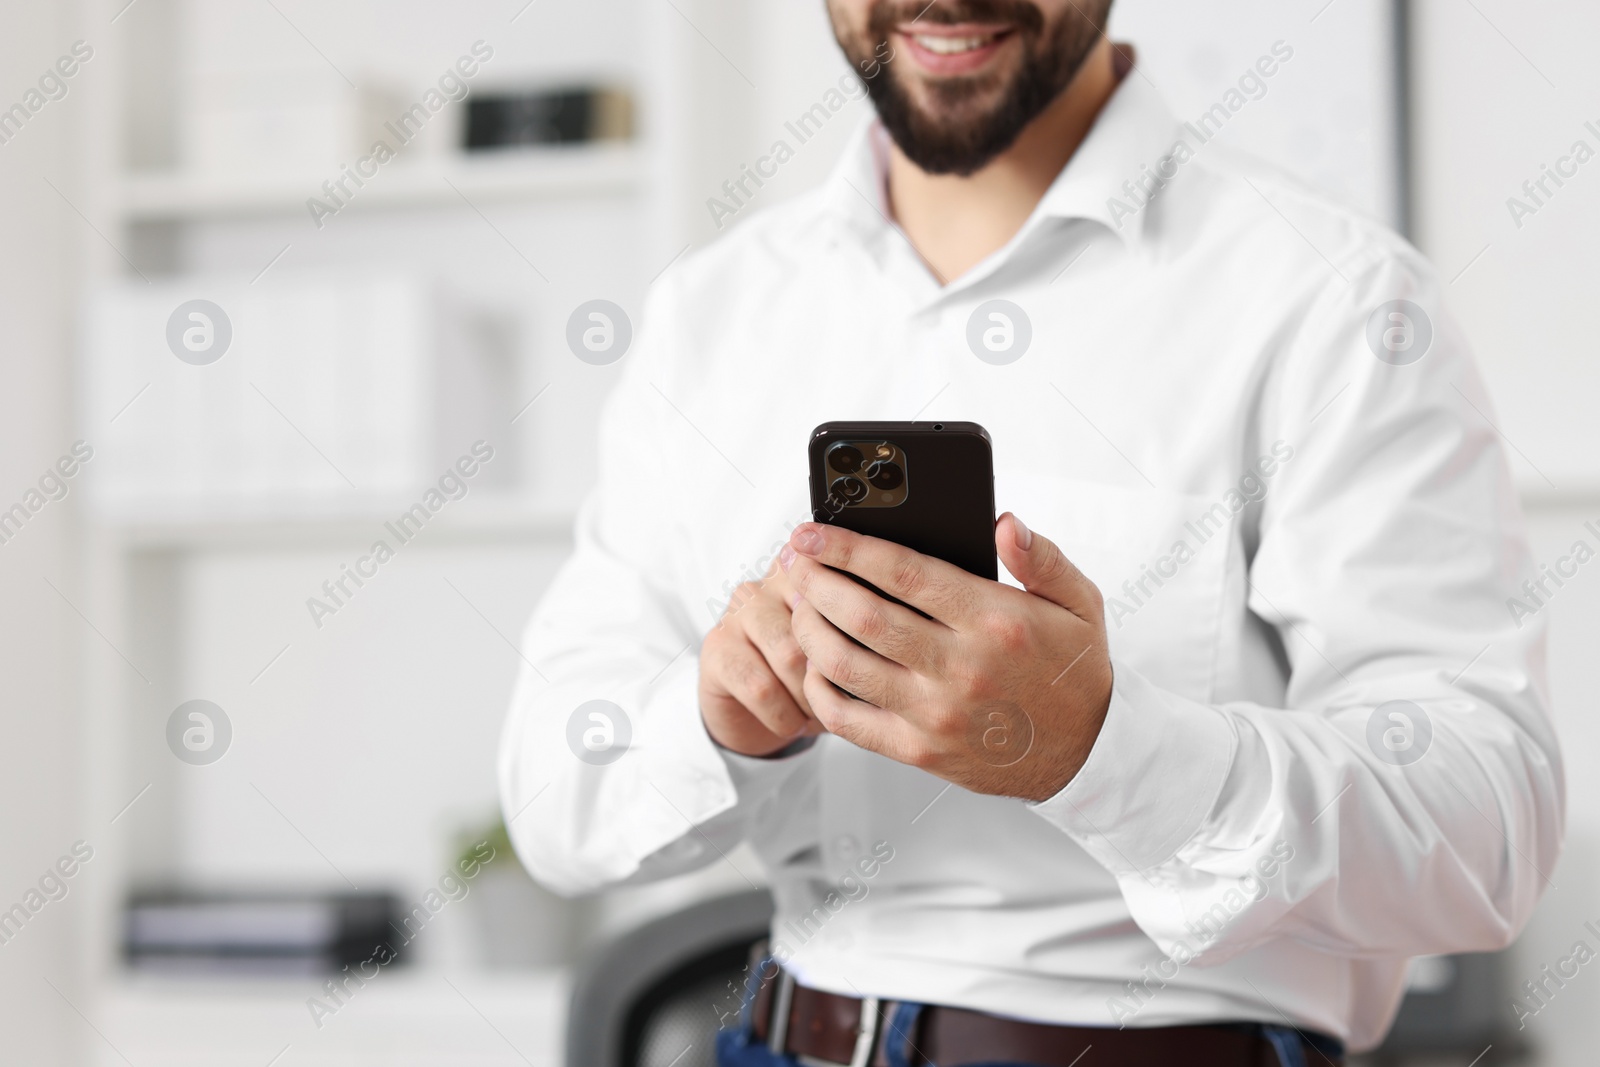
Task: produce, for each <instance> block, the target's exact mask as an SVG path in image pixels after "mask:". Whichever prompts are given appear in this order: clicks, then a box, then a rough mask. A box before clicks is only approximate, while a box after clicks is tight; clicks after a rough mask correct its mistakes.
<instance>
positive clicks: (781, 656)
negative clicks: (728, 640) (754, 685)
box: [745, 595, 811, 716]
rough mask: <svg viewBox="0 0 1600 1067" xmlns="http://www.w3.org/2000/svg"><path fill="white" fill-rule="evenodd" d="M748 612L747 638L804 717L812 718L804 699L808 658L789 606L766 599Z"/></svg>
mask: <svg viewBox="0 0 1600 1067" xmlns="http://www.w3.org/2000/svg"><path fill="white" fill-rule="evenodd" d="M747 611H748V612H749V617H748V619H747V620H746V622H745V633H746V636H748V637H749V639H750V642H751V643H752V644H753V645H755V647H756V651H758V652H760V653H761V656H762V658H763V659H765V660H766V661H767V665H768V666H769V667H771V668H772V672H773V673H774V674H776V675H777V676H778V680H779V681H780V682H782V683H783V686H784V688H785V689H787V690H788V691H789V695H790V696H791V697H793V698H794V702H795V703H796V704H797V705H798V706H799V708H800V711H801V713H802V714H804V715H807V716H809V715H810V714H811V708H810V706H809V705H808V704H807V703H806V696H805V680H806V654H805V653H804V652H802V651H801V650H800V642H798V641H796V640H795V637H794V629H793V627H791V626H790V611H789V607H788V605H787V604H784V603H780V602H779V601H778V599H777V597H776V596H775V595H767V596H763V597H762V598H761V599H760V601H759V602H757V603H754V604H752V605H751V606H750V607H749V608H748V609H747Z"/></svg>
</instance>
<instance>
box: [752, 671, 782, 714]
mask: <svg viewBox="0 0 1600 1067" xmlns="http://www.w3.org/2000/svg"><path fill="white" fill-rule="evenodd" d="M746 686H747V691H748V692H749V694H750V699H751V700H754V701H755V702H756V703H758V704H762V705H767V704H775V703H777V702H778V694H779V693H780V692H782V689H783V687H782V686H780V685H779V684H778V681H777V679H776V678H774V677H772V675H770V674H768V673H766V672H765V671H756V670H753V669H752V670H751V671H750V676H749V677H748V678H747V679H746Z"/></svg>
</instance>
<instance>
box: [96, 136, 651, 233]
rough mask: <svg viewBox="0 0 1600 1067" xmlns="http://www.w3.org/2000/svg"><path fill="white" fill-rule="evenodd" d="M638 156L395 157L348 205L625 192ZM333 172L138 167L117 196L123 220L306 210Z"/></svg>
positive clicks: (605, 148) (536, 152) (531, 152)
mask: <svg viewBox="0 0 1600 1067" xmlns="http://www.w3.org/2000/svg"><path fill="white" fill-rule="evenodd" d="M641 159H642V154H641V152H640V151H639V149H638V148H637V147H635V146H633V145H631V144H620V143H619V144H611V145H586V146H582V147H566V148H560V147H552V148H539V149H528V150H525V151H510V152H504V153H490V154H485V155H483V156H474V157H471V158H465V157H460V156H456V157H450V158H447V159H443V160H427V161H416V160H405V159H400V160H396V161H394V162H393V163H390V164H388V165H386V166H384V167H382V168H380V169H379V171H378V173H377V174H376V175H374V176H373V177H371V178H368V179H366V184H365V185H364V186H362V187H361V188H359V189H356V190H355V192H354V195H353V196H352V197H351V198H350V199H349V202H348V204H347V207H348V209H349V210H353V211H367V210H371V209H385V208H389V209H392V208H407V207H437V206H450V205H457V206H462V207H465V206H466V205H464V204H462V202H461V200H462V197H463V196H464V197H466V198H467V200H468V201H470V202H471V203H472V204H474V205H476V204H478V203H479V202H481V201H484V200H548V199H554V198H559V197H565V196H605V195H623V194H627V193H631V192H633V191H634V190H635V189H637V188H638V187H639V185H640V184H641V169H642V164H641ZM338 174H339V168H338V166H337V165H336V164H330V165H329V166H328V168H327V170H326V173H317V174H304V175H297V174H278V175H272V174H255V173H242V174H238V175H228V174H183V173H165V172H163V173H148V174H140V173H136V174H129V175H125V176H124V177H123V179H122V181H121V183H120V186H119V189H118V199H119V204H120V208H121V212H122V215H123V218H124V220H125V221H127V222H160V221H183V220H186V219H206V218H228V217H234V216H249V215H277V214H290V213H295V212H298V213H302V214H308V213H309V212H308V209H307V207H306V201H307V199H308V198H310V197H313V196H315V197H319V198H325V194H324V193H323V192H322V184H323V182H325V181H328V180H330V179H331V178H334V177H337V176H338ZM452 185H453V186H454V187H455V188H451V186H452ZM458 190H459V192H458Z"/></svg>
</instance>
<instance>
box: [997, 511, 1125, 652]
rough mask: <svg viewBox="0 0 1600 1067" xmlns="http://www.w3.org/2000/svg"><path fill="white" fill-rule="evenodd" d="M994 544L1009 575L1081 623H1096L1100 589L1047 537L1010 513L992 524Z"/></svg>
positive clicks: (1101, 614)
mask: <svg viewBox="0 0 1600 1067" xmlns="http://www.w3.org/2000/svg"><path fill="white" fill-rule="evenodd" d="M994 547H995V550H996V552H997V553H998V554H999V556H1000V562H1001V563H1004V564H1005V567H1006V570H1008V571H1010V572H1011V576H1012V577H1013V578H1015V579H1016V580H1017V581H1019V582H1021V583H1022V587H1023V588H1024V589H1026V590H1027V591H1028V592H1030V593H1032V594H1033V595H1035V596H1038V597H1043V598H1044V599H1045V600H1048V601H1050V602H1051V603H1052V604H1058V605H1060V606H1061V607H1063V608H1066V609H1067V610H1068V611H1070V612H1072V613H1073V614H1074V615H1076V616H1078V617H1079V618H1080V619H1083V620H1084V621H1085V622H1090V623H1094V624H1096V625H1098V624H1100V623H1101V622H1102V621H1104V619H1105V605H1104V603H1103V602H1102V600H1101V598H1100V589H1099V587H1098V586H1096V585H1095V584H1094V583H1093V582H1091V581H1090V580H1089V579H1088V578H1086V577H1084V575H1083V572H1082V571H1080V570H1078V568H1077V567H1076V566H1074V565H1073V563H1072V561H1071V560H1069V559H1068V558H1067V556H1066V553H1064V552H1062V551H1061V549H1060V548H1059V547H1058V546H1057V545H1056V543H1055V542H1054V541H1051V540H1050V539H1049V538H1047V537H1042V536H1040V535H1039V534H1036V533H1034V532H1033V531H1031V530H1029V529H1028V528H1027V527H1026V526H1025V525H1023V523H1022V520H1021V519H1019V518H1017V517H1016V516H1015V515H1013V514H1012V513H1011V512H1009V511H1008V512H1006V513H1005V514H1004V515H1002V516H1000V521H999V522H997V523H995V527H994Z"/></svg>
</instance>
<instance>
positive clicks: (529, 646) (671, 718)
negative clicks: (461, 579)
mask: <svg viewBox="0 0 1600 1067" xmlns="http://www.w3.org/2000/svg"><path fill="white" fill-rule="evenodd" d="M673 306H674V305H673V300H672V296H671V280H670V277H669V278H668V279H664V280H663V281H662V282H661V283H660V284H659V285H658V287H657V288H656V290H655V291H654V292H653V294H652V296H651V298H650V299H649V300H648V301H647V303H646V307H645V312H644V316H643V328H642V330H641V331H640V335H639V337H638V339H637V341H636V343H635V345H634V347H633V350H632V351H631V352H630V353H629V354H628V355H627V357H626V358H627V359H628V360H629V364H628V366H627V368H626V369H625V371H624V373H623V376H622V379H621V381H620V382H619V384H618V385H617V387H616V389H615V391H614V392H613V393H612V395H611V396H610V397H609V398H608V400H607V403H606V406H605V409H604V412H603V414H602V417H601V420H600V426H599V431H600V432H599V467H600V470H599V478H598V480H597V484H596V488H595V490H594V491H593V492H592V493H591V494H590V495H589V496H588V498H587V499H586V500H585V502H584V504H583V505H582V507H581V508H580V510H579V514H578V519H577V524H576V530H575V547H574V551H573V554H572V556H571V558H570V559H569V560H568V561H567V562H566V564H565V565H564V566H563V567H562V568H561V569H560V571H559V572H558V573H557V575H556V577H555V579H554V581H553V582H552V584H551V587H550V588H549V590H548V591H547V592H546V593H545V595H544V597H543V599H542V600H541V602H540V604H539V606H538V608H537V609H536V610H535V612H534V614H533V617H532V618H531V620H530V621H529V623H528V626H527V628H526V630H525V632H524V635H523V641H522V658H523V667H522V670H521V675H520V677H519V678H518V681H517V685H516V689H515V691H514V693H513V696H512V701H511V708H510V711H509V713H508V715H507V718H506V722H505V726H504V729H503V732H502V735H501V743H500V756H499V779H500V799H501V805H502V808H503V811H504V815H505V819H506V825H507V828H508V830H509V833H510V837H511V841H512V844H513V845H514V846H515V848H516V851H517V853H518V855H519V856H520V857H521V859H522V861H523V863H524V864H525V865H526V866H527V868H528V870H529V871H530V872H531V873H532V874H533V875H534V877H535V878H537V879H538V880H539V881H540V882H542V883H544V884H545V885H547V886H549V887H550V888H551V889H553V890H555V891H557V892H562V893H568V894H576V893H582V892H588V891H592V890H595V889H598V888H601V887H603V886H606V885H611V884H616V883H621V882H628V881H633V882H639V881H649V880H653V879H656V878H662V877H667V876H669V875H673V874H679V873H683V872H686V871H690V870H694V869H696V868H699V867H703V866H706V865H708V864H710V863H713V862H715V861H717V860H718V859H719V858H721V857H722V856H723V855H724V854H725V853H726V852H727V851H729V850H730V849H731V848H733V847H734V846H735V845H736V844H738V842H739V841H740V840H741V839H743V838H744V836H745V827H746V824H747V822H748V821H749V819H750V817H751V815H752V813H753V812H754V811H755V810H757V809H758V808H759V807H760V805H761V802H762V801H763V800H766V799H767V798H769V797H771V796H772V795H773V794H775V793H776V791H777V790H778V789H780V788H781V787H782V785H783V783H784V782H785V781H786V780H787V779H788V777H789V776H790V775H791V774H792V773H793V772H794V770H795V768H796V767H797V766H799V765H801V764H803V763H804V762H805V761H806V760H807V759H808V754H807V753H805V752H799V753H796V754H794V755H792V756H790V757H788V758H782V759H771V760H755V759H746V758H743V757H740V756H737V755H736V754H734V753H731V752H727V751H725V750H723V749H721V748H720V747H718V746H717V745H716V744H715V743H714V742H713V741H712V740H711V737H710V735H709V734H707V733H706V730H705V726H704V724H703V723H702V721H701V718H700V708H699V700H698V684H699V650H700V644H701V640H702V638H703V637H704V631H703V630H702V629H701V628H699V627H698V626H697V625H696V624H695V622H694V621H693V617H692V615H691V614H690V612H689V611H688V610H686V609H685V607H684V604H685V603H686V600H685V597H684V596H682V595H680V591H681V590H682V589H683V588H685V587H686V583H687V582H689V581H690V579H689V578H688V576H686V575H685V574H683V573H682V572H681V568H682V567H683V566H684V565H685V564H684V561H685V560H690V559H692V558H693V553H690V552H688V551H685V550H684V548H683V546H684V545H685V544H686V543H687V542H688V540H689V539H690V538H691V537H692V532H691V531H690V529H689V528H688V526H687V523H689V522H690V521H692V518H693V517H692V516H690V515H685V514H684V509H683V508H682V498H683V497H685V496H686V495H689V494H685V493H683V492H681V491H679V492H676V493H674V492H672V491H671V490H672V487H673V486H674V485H675V484H676V483H675V482H674V481H673V476H672V475H671V472H669V471H667V470H666V469H665V464H664V463H663V461H662V458H661V457H663V456H670V455H685V454H693V452H694V448H695V443H694V442H693V441H690V440H688V439H687V438H686V437H685V434H686V433H692V432H693V431H692V429H691V428H689V427H687V426H686V425H684V424H683V422H682V419H681V417H680V416H677V415H675V413H674V412H673V409H672V407H671V405H670V403H669V402H668V401H667V399H666V394H665V393H664V392H662V388H663V386H664V388H666V389H668V390H670V389H671V388H672V375H673V373H674V369H675V365H674V359H675V356H676V353H675V352H674V350H673V349H674V341H673V325H672V309H673ZM657 383H663V384H657ZM701 510H702V511H703V510H704V509H701ZM595 716H599V718H596V717H595Z"/></svg>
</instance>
